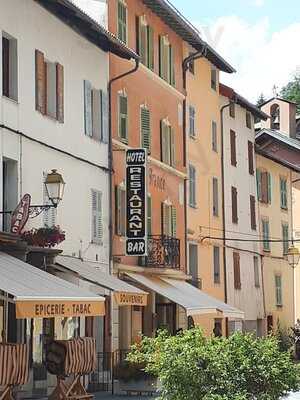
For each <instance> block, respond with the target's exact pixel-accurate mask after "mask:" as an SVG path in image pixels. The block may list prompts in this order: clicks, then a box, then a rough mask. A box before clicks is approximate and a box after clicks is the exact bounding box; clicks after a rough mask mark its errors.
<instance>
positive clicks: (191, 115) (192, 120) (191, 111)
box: [189, 106, 196, 138]
mask: <svg viewBox="0 0 300 400" xmlns="http://www.w3.org/2000/svg"><path fill="white" fill-rule="evenodd" d="M195 119H196V110H195V107H193V106H190V107H189V133H190V137H193V138H194V137H195V136H196V125H195V124H196V121H195Z"/></svg>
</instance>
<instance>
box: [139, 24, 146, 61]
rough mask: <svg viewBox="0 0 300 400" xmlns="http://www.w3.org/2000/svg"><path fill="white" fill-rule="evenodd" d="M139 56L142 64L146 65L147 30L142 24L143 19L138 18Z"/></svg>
mask: <svg viewBox="0 0 300 400" xmlns="http://www.w3.org/2000/svg"><path fill="white" fill-rule="evenodd" d="M139 55H140V57H141V60H142V63H143V64H144V65H147V56H148V30H147V25H145V24H144V23H143V17H140V18H139Z"/></svg>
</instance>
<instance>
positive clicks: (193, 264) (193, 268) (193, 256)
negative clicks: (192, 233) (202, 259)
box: [189, 243, 198, 282]
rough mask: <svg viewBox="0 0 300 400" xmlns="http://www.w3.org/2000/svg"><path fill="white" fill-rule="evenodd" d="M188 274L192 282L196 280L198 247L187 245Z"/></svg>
mask: <svg viewBox="0 0 300 400" xmlns="http://www.w3.org/2000/svg"><path fill="white" fill-rule="evenodd" d="M189 274H190V275H192V280H193V281H194V282H196V281H197V280H198V245H197V244H192V243H190V244H189Z"/></svg>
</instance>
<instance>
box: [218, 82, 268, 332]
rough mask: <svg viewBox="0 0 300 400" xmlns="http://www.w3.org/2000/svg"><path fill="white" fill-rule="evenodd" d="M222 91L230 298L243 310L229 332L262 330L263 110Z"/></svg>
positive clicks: (222, 87)
mask: <svg viewBox="0 0 300 400" xmlns="http://www.w3.org/2000/svg"><path fill="white" fill-rule="evenodd" d="M220 93H221V96H220V107H221V109H222V108H223V111H222V112H221V114H222V116H221V117H222V118H223V141H224V143H223V144H224V147H223V154H224V209H225V210H224V211H225V239H226V240H225V245H226V252H225V255H226V271H227V274H226V275H227V285H226V286H227V302H228V303H229V304H230V305H232V306H235V307H237V308H239V309H240V310H242V311H244V312H245V319H244V321H241V320H237V321H233V320H231V321H229V324H228V327H229V333H232V332H233V331H235V330H243V331H247V332H255V333H256V334H257V335H258V336H261V335H263V334H264V331H265V321H264V320H265V311H264V298H263V281H262V269H261V255H260V243H259V242H255V240H257V241H258V240H259V222H258V205H257V188H256V172H255V171H256V166H255V155H254V142H255V130H254V116H261V115H258V114H260V111H259V110H257V112H256V110H255V107H254V106H252V105H251V106H252V107H250V103H248V102H247V101H246V100H245V99H243V98H241V97H240V96H238V95H237V94H236V93H235V92H234V91H233V90H232V89H231V88H228V87H226V86H225V85H221V88H220ZM229 103H231V105H230V106H229Z"/></svg>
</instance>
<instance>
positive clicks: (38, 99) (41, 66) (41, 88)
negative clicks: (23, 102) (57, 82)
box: [35, 50, 46, 114]
mask: <svg viewBox="0 0 300 400" xmlns="http://www.w3.org/2000/svg"><path fill="white" fill-rule="evenodd" d="M35 88H36V93H35V107H36V110H37V111H39V112H40V113H42V114H46V66H45V59H44V54H43V53H42V52H41V51H39V50H35Z"/></svg>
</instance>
